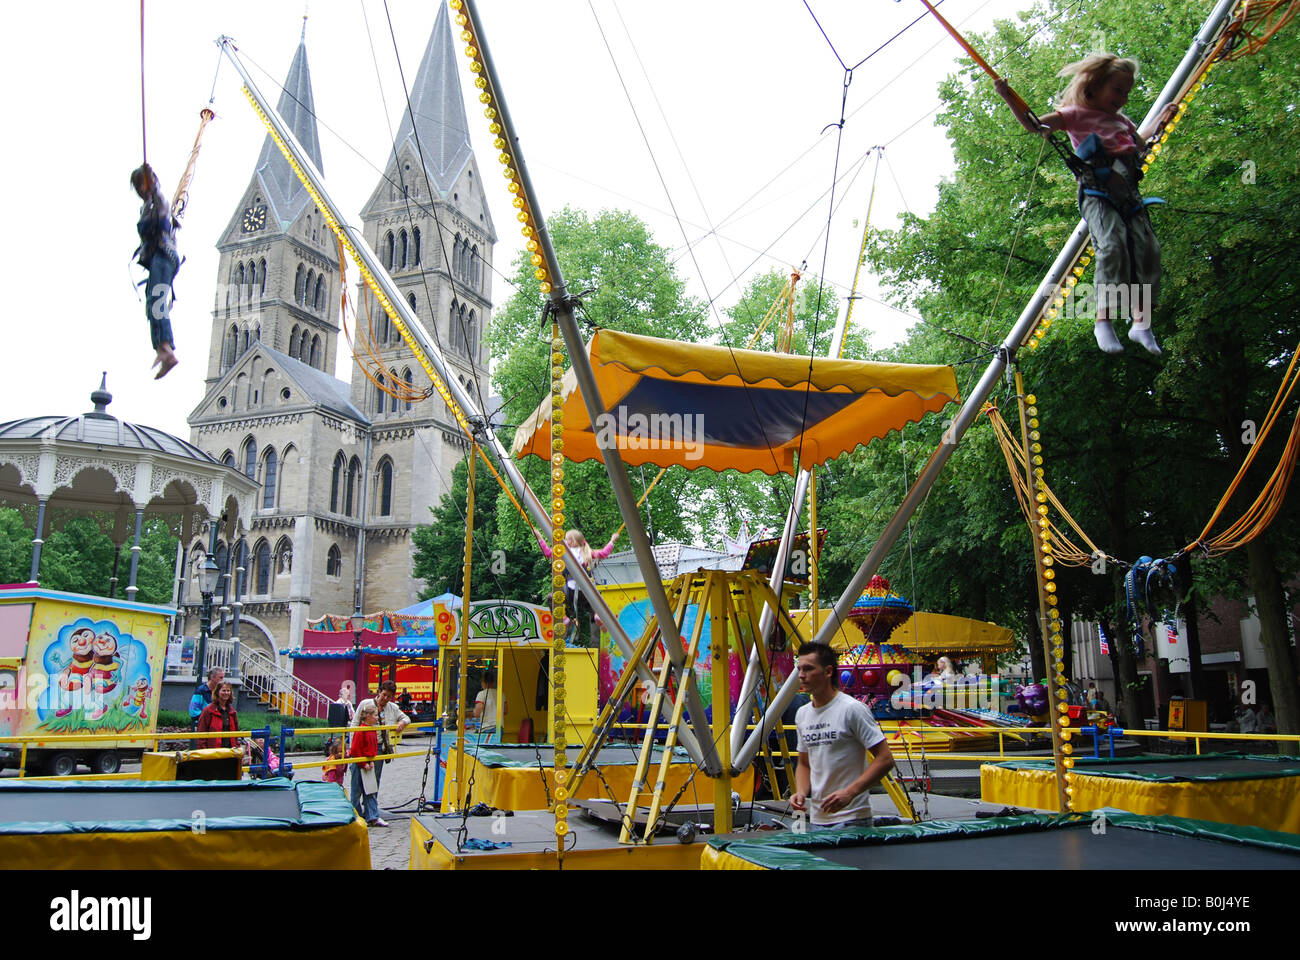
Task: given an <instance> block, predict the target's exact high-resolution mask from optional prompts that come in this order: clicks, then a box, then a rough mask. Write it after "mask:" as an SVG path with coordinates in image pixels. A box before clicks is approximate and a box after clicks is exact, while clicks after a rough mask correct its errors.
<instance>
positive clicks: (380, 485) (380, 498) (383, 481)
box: [375, 457, 393, 517]
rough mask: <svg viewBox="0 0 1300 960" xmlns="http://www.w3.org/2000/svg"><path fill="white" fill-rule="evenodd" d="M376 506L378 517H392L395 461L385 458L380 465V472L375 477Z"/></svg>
mask: <svg viewBox="0 0 1300 960" xmlns="http://www.w3.org/2000/svg"><path fill="white" fill-rule="evenodd" d="M375 479H376V481H377V482H376V485H375V500H376V503H375V506H376V508H377V509H376V511H375V513H376V515H377V516H380V517H388V516H392V513H393V461H391V460H389V459H388V458H387V457H384V459H383V460H382V461H380V463H379V471H378V473H377V475H376V477H375Z"/></svg>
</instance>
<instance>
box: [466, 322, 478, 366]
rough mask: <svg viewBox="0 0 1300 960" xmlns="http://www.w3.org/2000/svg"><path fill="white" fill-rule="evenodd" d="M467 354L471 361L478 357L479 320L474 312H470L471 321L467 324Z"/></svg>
mask: <svg viewBox="0 0 1300 960" xmlns="http://www.w3.org/2000/svg"><path fill="white" fill-rule="evenodd" d="M465 354H466V356H468V357H469V358H470V359H471V360H473V359H474V358H475V357H476V356H477V355H478V318H477V317H476V316H475V315H474V311H473V310H471V311H470V312H469V320H467V321H466V322H465Z"/></svg>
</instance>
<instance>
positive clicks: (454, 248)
mask: <svg viewBox="0 0 1300 960" xmlns="http://www.w3.org/2000/svg"><path fill="white" fill-rule="evenodd" d="M460 273H461V265H460V234H459V233H458V234H456V239H455V240H453V241H452V245H451V274H452V276H453V277H459V276H460Z"/></svg>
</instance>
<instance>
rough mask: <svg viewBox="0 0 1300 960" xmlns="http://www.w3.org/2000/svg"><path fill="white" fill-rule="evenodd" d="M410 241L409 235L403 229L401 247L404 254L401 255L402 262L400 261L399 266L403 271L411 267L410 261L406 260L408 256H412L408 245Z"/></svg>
mask: <svg viewBox="0 0 1300 960" xmlns="http://www.w3.org/2000/svg"><path fill="white" fill-rule="evenodd" d="M408 240H409V238H408V237H407V235H406V230H405V229H403V230H402V233H401V243H400V246H401V254H402V255H401V258H400V260H399V261H398V263H399V265H400V266H401V268H402V269H403V270H405V269H406V267H407V266H408V265H409V261H408V260H407V259H406V258H407V256H408V255H409V254H410V248H409V245H408Z"/></svg>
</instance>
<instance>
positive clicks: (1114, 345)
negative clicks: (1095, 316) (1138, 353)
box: [1092, 320, 1149, 353]
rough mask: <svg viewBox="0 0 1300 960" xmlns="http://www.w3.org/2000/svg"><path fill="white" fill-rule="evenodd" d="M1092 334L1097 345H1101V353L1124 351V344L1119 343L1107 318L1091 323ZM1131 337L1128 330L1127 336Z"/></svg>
mask: <svg viewBox="0 0 1300 960" xmlns="http://www.w3.org/2000/svg"><path fill="white" fill-rule="evenodd" d="M1092 335H1093V336H1094V337H1096V338H1097V346H1099V347H1101V351H1102V353H1123V352H1124V344H1122V343H1120V342H1119V337H1117V336H1115V328H1114V327H1113V326H1111V324H1110V321H1109V320H1098V321H1097V322H1096V323H1094V324H1093V325H1092ZM1132 337H1133V334H1132V333H1131V332H1130V333H1129V338H1130V339H1132ZM1143 346H1145V344H1143ZM1148 349H1149V348H1148Z"/></svg>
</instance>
